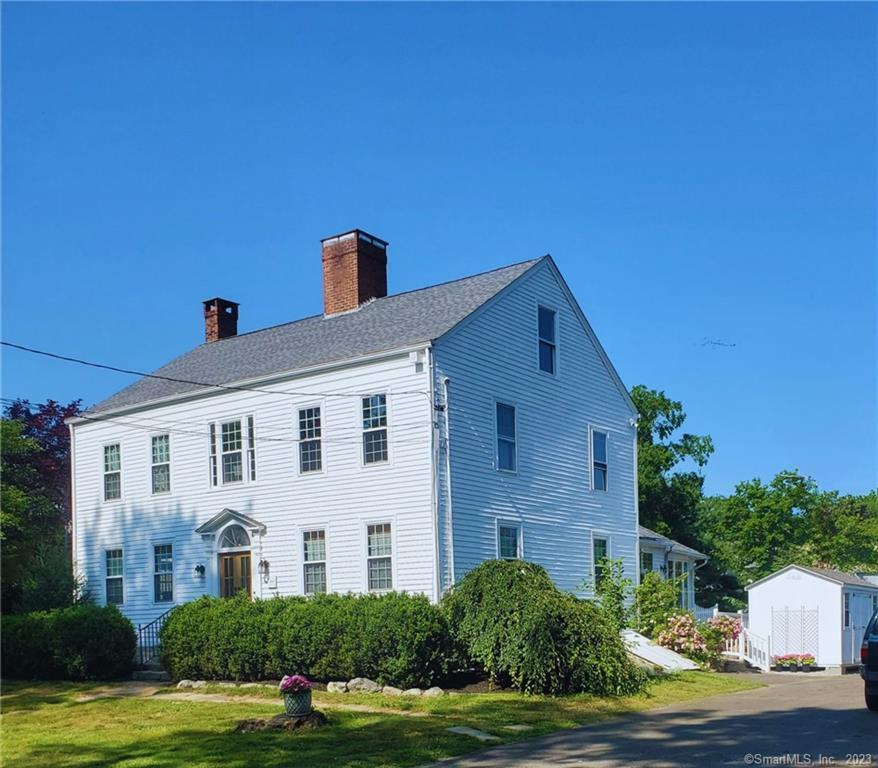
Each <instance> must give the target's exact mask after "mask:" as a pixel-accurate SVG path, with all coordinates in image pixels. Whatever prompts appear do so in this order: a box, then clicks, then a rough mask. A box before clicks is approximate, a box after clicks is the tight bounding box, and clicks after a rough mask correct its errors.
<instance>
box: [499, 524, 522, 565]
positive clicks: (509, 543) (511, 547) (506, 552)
mask: <svg viewBox="0 0 878 768" xmlns="http://www.w3.org/2000/svg"><path fill="white" fill-rule="evenodd" d="M520 541H521V528H519V527H518V526H517V525H508V524H506V523H500V524H499V525H498V526H497V552H498V554H499V555H500V559H501V560H518V559H520V558H521V551H520V550H521V547H520Z"/></svg>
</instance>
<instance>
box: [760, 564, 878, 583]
mask: <svg viewBox="0 0 878 768" xmlns="http://www.w3.org/2000/svg"><path fill="white" fill-rule="evenodd" d="M790 568H798V569H799V570H800V571H805V572H806V573H813V574H814V575H815V576H820V577H821V578H824V579H829V580H830V581H835V582H838V583H840V584H847V585H850V586H852V587H866V588H869V589H876V588H878V584H874V583H872V582H870V581H866V579H863V578H861V577H859V576H857V575H856V574H855V573H847V572H846V571H837V570H835V569H834V568H817V567H816V566H812V565H797V564H796V563H792V564H790V565H785V566H784V567H783V568H781V569H779V570H777V571H775V572H774V573H769V574H768V576H763V577H762V578H761V579H758V580H756V581H754V582H753V583H752V584H748V585H747V586H746V587H744V589H753V587H755V586H756V585H757V584H762V583H763V582H766V581H768V580H769V579H773V578H774V577H775V576H777V575H778V574H780V573H786V572H787V571H788V570H790Z"/></svg>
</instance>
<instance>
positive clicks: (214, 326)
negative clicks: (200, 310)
mask: <svg viewBox="0 0 878 768" xmlns="http://www.w3.org/2000/svg"><path fill="white" fill-rule="evenodd" d="M237 335H238V305H237V303H235V302H234V301H229V300H228V299H220V298H216V299H208V300H207V301H205V302H204V340H205V341H219V340H220V339H227V338H228V337H229V336H237Z"/></svg>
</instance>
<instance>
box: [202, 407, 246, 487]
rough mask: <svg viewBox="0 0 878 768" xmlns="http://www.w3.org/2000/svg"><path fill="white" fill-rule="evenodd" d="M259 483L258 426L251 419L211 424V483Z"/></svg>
mask: <svg viewBox="0 0 878 768" xmlns="http://www.w3.org/2000/svg"><path fill="white" fill-rule="evenodd" d="M245 479H246V480H249V481H250V482H251V483H252V482H254V481H255V480H256V425H255V422H254V419H253V417H252V416H247V417H246V418H244V419H232V420H230V421H223V422H219V423H218V424H216V423H212V424H211V425H210V483H211V485H219V484H220V483H222V484H223V485H229V484H233V483H242V482H244V480H245Z"/></svg>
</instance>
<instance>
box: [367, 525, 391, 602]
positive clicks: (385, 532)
mask: <svg viewBox="0 0 878 768" xmlns="http://www.w3.org/2000/svg"><path fill="white" fill-rule="evenodd" d="M366 538H367V542H366V547H367V552H366V568H367V570H368V579H369V591H370V592H386V591H387V590H390V589H393V541H392V536H391V529H390V523H379V524H377V525H370V526H368V527H367V531H366Z"/></svg>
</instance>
